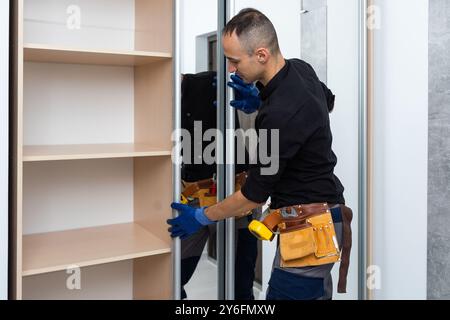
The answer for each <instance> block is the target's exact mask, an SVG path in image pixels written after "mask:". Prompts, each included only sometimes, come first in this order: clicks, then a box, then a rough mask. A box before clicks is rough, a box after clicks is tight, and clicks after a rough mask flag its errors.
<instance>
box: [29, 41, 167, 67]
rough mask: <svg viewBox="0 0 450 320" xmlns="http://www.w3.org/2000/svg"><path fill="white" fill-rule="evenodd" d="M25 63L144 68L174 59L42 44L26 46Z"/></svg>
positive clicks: (161, 55) (128, 52)
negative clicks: (144, 66) (154, 63)
mask: <svg viewBox="0 0 450 320" xmlns="http://www.w3.org/2000/svg"><path fill="white" fill-rule="evenodd" d="M24 58H25V61H33V62H50V63H77V64H93V65H116V66H142V65H147V64H150V63H152V62H158V61H161V60H164V59H170V58H172V56H171V54H170V53H167V52H145V51H112V50H81V49H69V48H62V47H56V46H49V45H42V44H26V45H25V46H24Z"/></svg>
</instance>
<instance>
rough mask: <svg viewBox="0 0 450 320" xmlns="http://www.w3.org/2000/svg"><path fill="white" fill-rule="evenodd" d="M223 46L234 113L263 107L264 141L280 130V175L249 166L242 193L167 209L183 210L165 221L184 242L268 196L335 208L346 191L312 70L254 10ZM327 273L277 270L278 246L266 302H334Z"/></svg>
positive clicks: (229, 31) (239, 19)
mask: <svg viewBox="0 0 450 320" xmlns="http://www.w3.org/2000/svg"><path fill="white" fill-rule="evenodd" d="M222 42H223V47H224V52H225V55H226V57H227V59H228V63H229V71H230V72H231V73H235V74H236V76H239V78H236V77H234V78H233V80H234V82H233V83H231V84H230V86H232V87H234V88H235V89H236V90H237V91H238V92H239V93H240V94H242V95H243V96H244V98H243V100H244V102H240V103H238V102H235V103H233V104H234V107H236V108H241V109H244V108H245V109H246V110H247V109H250V111H251V109H255V105H256V106H257V104H259V103H260V105H259V106H257V108H258V110H259V113H258V116H257V118H256V129H258V130H261V129H266V130H268V131H269V136H270V132H273V131H274V130H279V131H278V132H279V154H278V159H277V160H278V161H279V169H278V171H277V172H276V173H274V174H271V175H266V174H264V173H263V170H262V169H263V166H262V165H261V164H258V165H255V166H252V167H251V168H250V169H249V171H248V173H249V174H248V178H247V181H246V183H245V185H244V186H243V187H242V189H241V190H240V191H238V192H236V193H235V194H233V195H232V196H230V197H228V198H227V199H225V200H224V201H222V202H220V203H218V204H216V205H214V206H211V207H208V208H198V209H193V208H190V207H188V206H183V205H180V204H172V207H173V208H175V209H176V210H178V211H179V212H180V216H179V217H177V218H176V219H172V220H169V221H168V223H169V224H171V226H172V227H171V228H170V229H169V231H170V232H171V234H172V236H173V237H176V236H181V237H186V236H188V235H189V234H192V233H193V232H195V230H198V229H199V228H200V227H201V226H202V225H209V224H212V223H215V222H217V221H219V220H222V219H226V218H229V217H236V216H243V215H246V214H247V213H248V212H249V211H250V210H252V209H254V208H257V207H260V206H262V205H263V204H264V203H265V202H266V201H267V199H268V198H269V197H270V198H271V205H270V206H271V209H278V208H285V207H289V206H296V205H308V204H317V203H327V204H329V206H330V207H337V208H338V209H339V208H340V207H339V206H338V205H340V204H344V197H343V191H344V188H343V186H342V184H341V183H340V181H339V179H338V178H337V177H336V176H335V175H334V167H335V165H336V162H337V160H336V156H335V154H334V153H333V151H332V150H331V145H332V135H331V130H330V122H329V114H328V113H329V111H330V110H331V109H332V106H331V103H327V102H331V101H332V99H330V96H329V92H327V93H328V95H327V94H326V92H325V91H327V90H324V89H325V87H324V85H323V84H321V82H320V81H319V79H318V78H317V76H316V74H315V72H314V70H313V69H312V68H311V66H310V65H308V64H307V63H305V62H304V61H301V60H298V59H292V60H285V59H284V57H283V56H282V54H281V52H280V48H279V45H278V38H277V34H276V31H275V28H274V26H273V25H272V23H271V22H270V20H269V19H268V18H267V17H266V16H265V15H264V14H262V13H261V12H259V11H257V10H255V9H244V10H242V11H241V12H239V14H238V15H237V16H235V17H234V18H233V19H232V20H231V21H230V22H229V23H228V24H227V25H226V27H225V28H224V32H223V38H222ZM240 79H242V80H240ZM255 82H256V83H257V88H255V87H254V86H253V85H252V83H255ZM257 89H259V90H257ZM258 91H259V94H257V92H258ZM256 98H259V99H260V101H259V100H258V99H256ZM244 111H245V110H244ZM340 216H341V212H339V217H340ZM347 221H348V219H347ZM334 227H335V229H336V235H337V238H338V239H337V240H338V242H339V244H340V246H341V243H342V234H343V233H342V228H343V225H342V221H340V220H339V221H338V220H336V221H335V223H334ZM332 267H333V264H327V265H320V266H310V267H299V268H282V267H281V265H280V249H279V248H278V250H277V253H276V256H275V259H274V264H273V272H272V275H271V279H270V281H269V288H268V292H267V299H294V300H298V299H331V298H332V283H331V269H332Z"/></svg>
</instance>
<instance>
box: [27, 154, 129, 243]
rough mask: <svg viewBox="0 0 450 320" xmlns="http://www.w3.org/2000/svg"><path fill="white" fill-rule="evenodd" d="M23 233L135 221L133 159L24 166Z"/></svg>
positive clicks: (52, 162)
mask: <svg viewBox="0 0 450 320" xmlns="http://www.w3.org/2000/svg"><path fill="white" fill-rule="evenodd" d="M23 214H24V217H23V226H24V234H33V233H43V232H51V231H61V230H69V229H78V228H87V227H93V226H101V225H110V224H117V223H127V222H132V221H133V160H132V159H107V160H103V159H102V160H80V161H50V162H38V163H26V164H25V166H24V212H23Z"/></svg>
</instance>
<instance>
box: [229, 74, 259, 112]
mask: <svg viewBox="0 0 450 320" xmlns="http://www.w3.org/2000/svg"><path fill="white" fill-rule="evenodd" d="M231 80H232V81H230V82H228V86H229V87H231V88H233V89H234V97H235V100H233V101H231V103H230V104H231V106H232V107H234V108H236V109H238V110H242V111H243V112H245V113H246V114H251V113H253V112H255V111H257V110H258V109H259V106H260V105H261V99H260V98H259V90H258V88H256V86H255V85H254V84H253V83H245V82H244V81H243V80H242V79H241V77H239V76H238V75H235V74H233V75H231Z"/></svg>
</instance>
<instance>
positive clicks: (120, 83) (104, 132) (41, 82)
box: [24, 62, 134, 145]
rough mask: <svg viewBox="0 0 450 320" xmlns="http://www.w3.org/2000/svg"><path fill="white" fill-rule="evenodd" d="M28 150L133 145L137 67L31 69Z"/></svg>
mask: <svg viewBox="0 0 450 320" xmlns="http://www.w3.org/2000/svg"><path fill="white" fill-rule="evenodd" d="M24 73H25V74H24V87H25V91H24V92H25V93H24V144H25V145H42V144H44V145H48V144H50V145H54V144H100V143H131V142H133V140H134V125H133V124H134V71H133V68H131V67H110V66H91V65H77V64H57V63H54V64H52V63H34V62H27V63H25V68H24Z"/></svg>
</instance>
